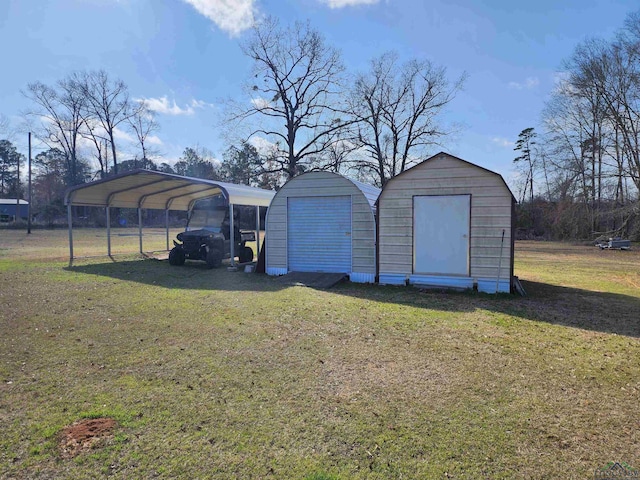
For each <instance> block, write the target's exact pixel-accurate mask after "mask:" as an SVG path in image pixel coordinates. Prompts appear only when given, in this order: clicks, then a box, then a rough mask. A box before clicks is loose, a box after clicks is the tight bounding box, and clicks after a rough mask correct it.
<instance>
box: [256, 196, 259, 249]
mask: <svg viewBox="0 0 640 480" xmlns="http://www.w3.org/2000/svg"><path fill="white" fill-rule="evenodd" d="M258 258H260V207H256V259H258Z"/></svg>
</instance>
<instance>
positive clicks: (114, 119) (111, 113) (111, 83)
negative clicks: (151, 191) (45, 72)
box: [73, 70, 131, 174]
mask: <svg viewBox="0 0 640 480" xmlns="http://www.w3.org/2000/svg"><path fill="white" fill-rule="evenodd" d="M73 80H74V84H75V85H76V86H77V87H78V90H79V91H80V92H81V93H82V96H83V97H84V99H85V102H84V104H83V112H84V117H85V118H88V117H90V118H94V119H95V120H96V121H97V122H99V124H100V126H101V127H102V129H103V130H104V132H105V135H106V137H107V139H108V140H109V143H110V145H111V158H112V160H113V172H114V173H116V174H117V173H118V156H117V155H118V154H117V149H116V141H115V132H116V129H117V128H118V126H119V125H120V124H122V123H123V122H125V121H127V119H128V118H129V117H130V116H131V108H130V101H129V92H128V89H127V86H126V84H125V83H124V82H123V81H122V80H119V79H114V80H112V79H110V78H109V75H108V74H107V72H105V71H104V70H98V71H92V72H84V73H79V74H74V76H73Z"/></svg>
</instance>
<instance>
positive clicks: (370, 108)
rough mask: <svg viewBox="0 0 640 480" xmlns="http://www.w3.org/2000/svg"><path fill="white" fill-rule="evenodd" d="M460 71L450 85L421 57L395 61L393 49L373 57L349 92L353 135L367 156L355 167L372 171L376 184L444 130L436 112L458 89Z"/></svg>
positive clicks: (406, 164) (408, 163) (411, 159)
mask: <svg viewBox="0 0 640 480" xmlns="http://www.w3.org/2000/svg"><path fill="white" fill-rule="evenodd" d="M464 78H465V76H464V75H463V76H462V77H461V78H459V79H458V80H456V81H455V82H454V83H453V84H451V83H450V82H449V81H448V80H447V78H446V70H445V69H444V68H442V67H437V66H435V65H433V64H432V63H431V62H429V61H426V60H422V61H420V60H411V61H409V62H407V63H405V64H404V65H399V61H398V56H397V54H395V53H386V54H384V55H382V56H381V57H379V58H376V59H374V60H372V62H371V68H370V70H369V72H367V73H366V74H361V75H359V76H358V77H357V79H356V82H355V85H354V88H353V90H352V92H351V95H350V103H351V109H350V111H351V113H352V115H353V116H354V119H355V121H356V122H357V128H356V130H357V133H356V136H355V140H356V141H357V143H358V144H359V145H360V146H361V148H363V149H364V151H365V152H366V154H367V157H368V158H365V159H362V160H360V161H359V162H358V163H359V165H358V166H359V168H360V169H365V170H366V169H369V170H372V171H373V172H375V175H376V177H377V183H379V185H380V186H384V184H385V183H386V182H387V181H388V180H389V179H390V178H392V177H394V176H396V175H397V174H399V173H401V172H403V171H404V170H405V169H406V168H408V167H409V166H411V164H412V163H414V162H415V161H416V160H417V159H418V156H419V155H421V154H423V153H424V152H425V150H426V149H428V147H430V146H433V145H435V144H437V143H438V142H439V141H440V139H441V138H442V137H443V136H445V135H447V133H448V131H447V130H446V129H445V128H443V127H442V125H440V122H439V118H438V117H439V114H440V113H441V112H442V110H443V109H444V108H445V107H446V106H447V105H448V104H449V102H451V100H453V98H454V96H455V94H456V93H457V92H458V91H459V90H460V89H461V87H462V84H463V82H464Z"/></svg>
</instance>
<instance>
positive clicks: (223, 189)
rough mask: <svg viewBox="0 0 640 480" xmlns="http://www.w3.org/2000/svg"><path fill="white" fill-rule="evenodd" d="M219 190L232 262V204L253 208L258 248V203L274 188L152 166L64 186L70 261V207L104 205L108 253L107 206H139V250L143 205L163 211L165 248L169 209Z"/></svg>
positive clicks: (265, 202) (182, 208) (263, 203)
mask: <svg viewBox="0 0 640 480" xmlns="http://www.w3.org/2000/svg"><path fill="white" fill-rule="evenodd" d="M220 194H222V195H223V197H224V198H225V200H226V201H227V203H228V205H229V218H230V222H231V235H232V238H231V265H232V266H233V265H234V253H235V252H234V246H233V244H234V241H233V240H234V239H233V235H234V225H233V206H234V205H249V206H255V208H256V240H257V242H258V247H257V250H258V252H257V253H258V254H259V253H260V252H259V249H260V233H259V232H260V207H268V206H269V204H270V203H271V199H272V198H273V196H274V195H275V192H272V191H270V190H263V189H261V188H254V187H248V186H246V185H236V184H233V183H226V182H218V181H214V180H205V179H202V178H192V177H184V176H181V175H175V174H171V173H163V172H156V171H152V170H143V169H139V170H133V171H130V172H126V173H122V174H119V175H115V176H113V177H109V178H105V179H103V180H97V181H95V182H91V183H87V184H83V185H77V186H75V187H71V188H70V189H68V190H67V192H66V194H65V205H66V206H67V219H68V223H69V262H70V263H71V262H73V258H74V257H73V223H72V213H71V207H73V206H87V207H104V208H105V209H106V216H107V255H109V256H111V225H110V224H111V222H110V220H111V217H110V208H111V207H114V208H136V209H137V210H138V236H139V238H140V241H139V244H140V253H143V250H142V209H143V208H146V209H156V210H164V211H165V223H166V231H167V234H166V237H167V250H169V211H170V210H178V211H189V210H190V209H191V208H192V207H193V204H194V203H195V202H196V201H197V200H200V199H203V198H207V197H212V196H215V195H220Z"/></svg>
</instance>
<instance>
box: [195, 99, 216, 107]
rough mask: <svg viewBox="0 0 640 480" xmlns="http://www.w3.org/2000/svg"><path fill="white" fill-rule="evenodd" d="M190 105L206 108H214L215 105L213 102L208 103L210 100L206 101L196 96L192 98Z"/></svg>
mask: <svg viewBox="0 0 640 480" xmlns="http://www.w3.org/2000/svg"><path fill="white" fill-rule="evenodd" d="M190 105H191V107H192V108H206V107H209V108H213V107H215V105H214V104H213V103H208V102H205V101H204V100H196V99H195V98H194V99H193V100H191V103H190Z"/></svg>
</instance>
